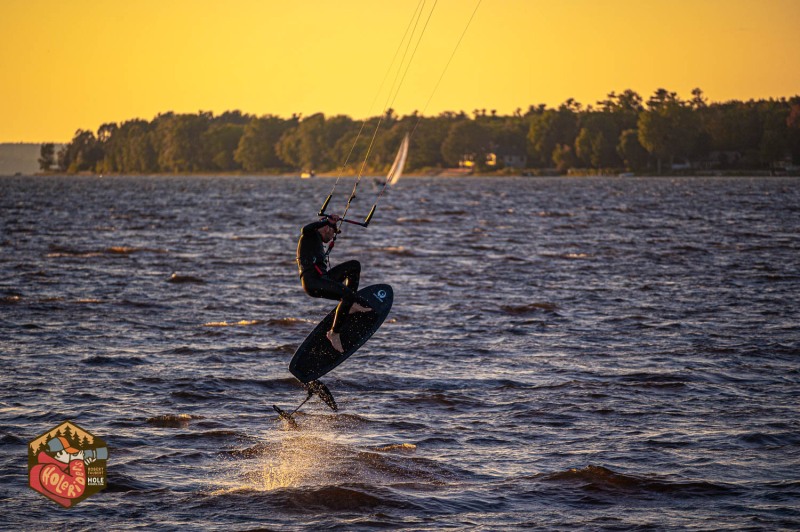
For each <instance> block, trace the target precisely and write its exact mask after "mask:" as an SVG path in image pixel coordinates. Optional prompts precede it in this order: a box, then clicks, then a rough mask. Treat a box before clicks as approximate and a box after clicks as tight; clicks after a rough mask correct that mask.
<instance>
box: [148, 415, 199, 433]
mask: <svg viewBox="0 0 800 532" xmlns="http://www.w3.org/2000/svg"><path fill="white" fill-rule="evenodd" d="M198 419H205V418H204V417H203V416H195V415H191V414H164V415H162V416H155V417H150V418H147V420H146V423H147V424H148V425H152V426H154V427H160V428H166V429H184V428H186V427H188V426H189V423H191V422H192V421H195V420H198Z"/></svg>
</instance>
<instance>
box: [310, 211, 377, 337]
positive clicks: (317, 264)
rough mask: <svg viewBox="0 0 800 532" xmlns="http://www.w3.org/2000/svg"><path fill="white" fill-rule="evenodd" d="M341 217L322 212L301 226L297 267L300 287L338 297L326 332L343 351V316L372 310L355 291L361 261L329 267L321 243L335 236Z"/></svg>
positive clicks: (318, 295)
mask: <svg viewBox="0 0 800 532" xmlns="http://www.w3.org/2000/svg"><path fill="white" fill-rule="evenodd" d="M341 219H342V218H341V217H340V216H339V215H336V214H329V215H325V216H322V217H321V218H320V220H319V221H316V222H312V223H310V224H308V225H306V226H305V227H303V230H302V231H301V233H300V239H299V240H298V242H297V267H298V269H299V270H300V282H301V283H302V285H303V290H304V291H305V292H306V294H308V295H310V296H311V297H321V298H325V299H333V300H336V301H339V305H338V306H337V307H336V314H335V316H334V319H333V325H332V326H331V329H330V330H329V331H328V333H327V337H328V340H329V341H330V343H331V345H332V346H333V348H334V349H335V350H336V351H338V352H339V353H343V352H344V348H343V347H342V340H341V338H340V336H339V333H340V332H341V330H342V325H344V320H345V317H346V316H347V315H348V314H351V313H353V312H370V311H371V310H372V308H370V306H369V302H368V301H367V300H366V299H364V298H363V297H362V296H360V295H358V293H357V291H358V280H359V277H360V275H361V263H359V262H358V261H357V260H348V261H346V262H343V263H341V264H338V265H337V266H334V267H333V268H331V269H328V254H327V253H326V251H325V247H324V244H328V243H330V242H331V241H332V240H334V236H335V235H336V233H337V232H338V231H339V229H338V227H337V225H336V224H337V222H339V221H340V220H341ZM329 248H330V244H329Z"/></svg>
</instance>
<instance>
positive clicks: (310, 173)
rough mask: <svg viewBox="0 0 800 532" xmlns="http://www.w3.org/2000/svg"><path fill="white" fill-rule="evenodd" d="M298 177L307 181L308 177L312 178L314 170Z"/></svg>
mask: <svg viewBox="0 0 800 532" xmlns="http://www.w3.org/2000/svg"><path fill="white" fill-rule="evenodd" d="M300 177H301V178H302V179H308V178H310V177H314V170H311V171H310V172H303V173H302V174H300Z"/></svg>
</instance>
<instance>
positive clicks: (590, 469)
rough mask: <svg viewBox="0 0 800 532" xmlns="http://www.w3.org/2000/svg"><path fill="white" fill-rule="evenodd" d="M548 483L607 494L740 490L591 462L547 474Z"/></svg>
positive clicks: (700, 493) (717, 493)
mask: <svg viewBox="0 0 800 532" xmlns="http://www.w3.org/2000/svg"><path fill="white" fill-rule="evenodd" d="M543 480H545V481H547V482H556V483H569V484H579V485H580V488H581V489H583V490H586V491H593V492H606V493H627V494H630V493H637V492H655V493H667V494H674V495H684V496H687V497H698V496H706V497H709V496H712V497H713V496H723V495H732V494H735V493H736V492H737V491H738V489H737V488H735V487H733V486H730V485H726V484H719V483H713V482H706V481H689V482H680V481H670V480H666V479H658V478H648V477H643V476H636V475H625V474H622V473H617V472H615V471H612V470H611V469H608V468H605V467H602V466H595V465H589V466H586V467H584V468H582V469H569V470H567V471H560V472H558V473H551V474H549V475H545V476H544V477H543Z"/></svg>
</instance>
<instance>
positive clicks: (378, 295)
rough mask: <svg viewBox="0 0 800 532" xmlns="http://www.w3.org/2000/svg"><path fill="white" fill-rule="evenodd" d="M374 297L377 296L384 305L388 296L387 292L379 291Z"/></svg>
mask: <svg viewBox="0 0 800 532" xmlns="http://www.w3.org/2000/svg"><path fill="white" fill-rule="evenodd" d="M374 295H375V297H377V298H378V300H379V301H380V302H381V303H383V302H384V300H385V299H386V295H387V294H386V290H378V291H377V292H374Z"/></svg>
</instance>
